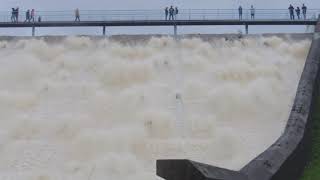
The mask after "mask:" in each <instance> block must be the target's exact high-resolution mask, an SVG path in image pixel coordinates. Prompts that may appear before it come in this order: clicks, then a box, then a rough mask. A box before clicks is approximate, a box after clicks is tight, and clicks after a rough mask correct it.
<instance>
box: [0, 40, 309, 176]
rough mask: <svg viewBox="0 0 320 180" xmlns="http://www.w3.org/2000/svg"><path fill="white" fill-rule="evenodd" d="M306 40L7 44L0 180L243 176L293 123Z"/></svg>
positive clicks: (0, 86)
mask: <svg viewBox="0 0 320 180" xmlns="http://www.w3.org/2000/svg"><path fill="white" fill-rule="evenodd" d="M309 46H310V41H309V40H301V41H293V40H292V41H287V42H286V41H283V40H282V39H280V38H277V37H269V38H262V37H261V38H252V39H243V40H238V41H225V40H222V39H217V40H212V41H209V42H205V41H202V40H200V39H182V40H181V41H180V42H179V43H176V42H175V41H174V40H173V39H171V38H152V39H151V40H150V41H148V42H144V43H135V44H134V45H133V44H131V45H128V44H122V43H119V42H114V41H108V40H90V39H89V38H85V37H69V38H66V39H65V40H64V41H63V42H61V43H48V42H46V41H43V40H19V41H1V42H0V57H1V58H0V117H1V118H0V121H1V125H0V179H14V180H105V179H108V180H127V179H128V180H129V179H130V180H150V179H155V160H156V159H163V158H183V159H185V158H188V159H192V160H195V161H200V162H204V163H209V164H212V165H216V166H220V167H225V168H231V169H240V168H241V167H242V166H243V165H245V164H246V163H247V162H249V161H250V160H251V159H252V158H254V157H255V156H256V155H258V154H259V153H261V152H262V151H263V150H265V149H266V148H267V147H268V146H269V145H271V144H272V143H273V142H274V141H275V140H276V139H277V138H278V137H279V136H280V134H281V132H282V131H283V129H284V126H285V124H286V120H287V118H288V115H289V111H290V108H291V106H292V102H293V99H294V95H295V90H296V87H297V83H298V80H299V77H300V75H301V72H302V69H303V66H304V62H305V59H306V55H307V52H308V47H309Z"/></svg>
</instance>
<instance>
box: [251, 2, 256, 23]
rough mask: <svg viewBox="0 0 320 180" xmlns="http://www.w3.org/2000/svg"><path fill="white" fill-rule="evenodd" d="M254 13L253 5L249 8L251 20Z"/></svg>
mask: <svg viewBox="0 0 320 180" xmlns="http://www.w3.org/2000/svg"><path fill="white" fill-rule="evenodd" d="M255 13H256V10H255V9H254V7H253V5H251V8H250V14H251V20H253V19H254V14H255Z"/></svg>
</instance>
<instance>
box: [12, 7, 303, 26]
mask: <svg viewBox="0 0 320 180" xmlns="http://www.w3.org/2000/svg"><path fill="white" fill-rule="evenodd" d="M247 10H248V11H247V12H249V13H246V14H247V15H248V14H250V17H251V20H254V19H255V14H256V9H255V8H254V6H253V5H251V7H250V9H247ZM288 10H289V14H290V19H291V20H295V14H296V15H297V19H301V18H302V17H301V11H302V15H303V19H304V20H305V19H307V6H306V5H305V4H303V5H302V7H301V8H300V7H296V8H294V7H293V6H292V5H291V4H290V6H289V8H288ZM164 13H165V20H166V21H167V20H169V21H170V20H177V19H178V14H179V9H178V7H173V6H170V8H169V7H166V8H165V9H164ZM238 13H239V20H242V17H243V9H242V6H239V8H238ZM74 16H75V19H74V21H76V22H77V21H78V22H79V21H80V11H79V9H78V8H77V9H75V10H74ZM35 17H36V16H35V10H34V9H32V10H31V11H30V10H27V11H26V18H25V21H24V22H34V21H35ZM18 21H19V7H17V8H12V12H11V22H18ZM38 22H41V16H38Z"/></svg>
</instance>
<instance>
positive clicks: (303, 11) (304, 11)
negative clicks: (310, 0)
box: [301, 4, 307, 20]
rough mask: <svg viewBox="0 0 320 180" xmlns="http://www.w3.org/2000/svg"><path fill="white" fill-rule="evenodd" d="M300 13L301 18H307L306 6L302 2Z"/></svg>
mask: <svg viewBox="0 0 320 180" xmlns="http://www.w3.org/2000/svg"><path fill="white" fill-rule="evenodd" d="M301 9H302V14H303V19H304V20H305V19H307V6H305V5H304V4H302V8H301Z"/></svg>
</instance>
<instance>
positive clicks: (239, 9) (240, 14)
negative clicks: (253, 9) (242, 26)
mask: <svg viewBox="0 0 320 180" xmlns="http://www.w3.org/2000/svg"><path fill="white" fill-rule="evenodd" d="M238 11H239V20H242V7H241V6H239V8H238Z"/></svg>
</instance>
